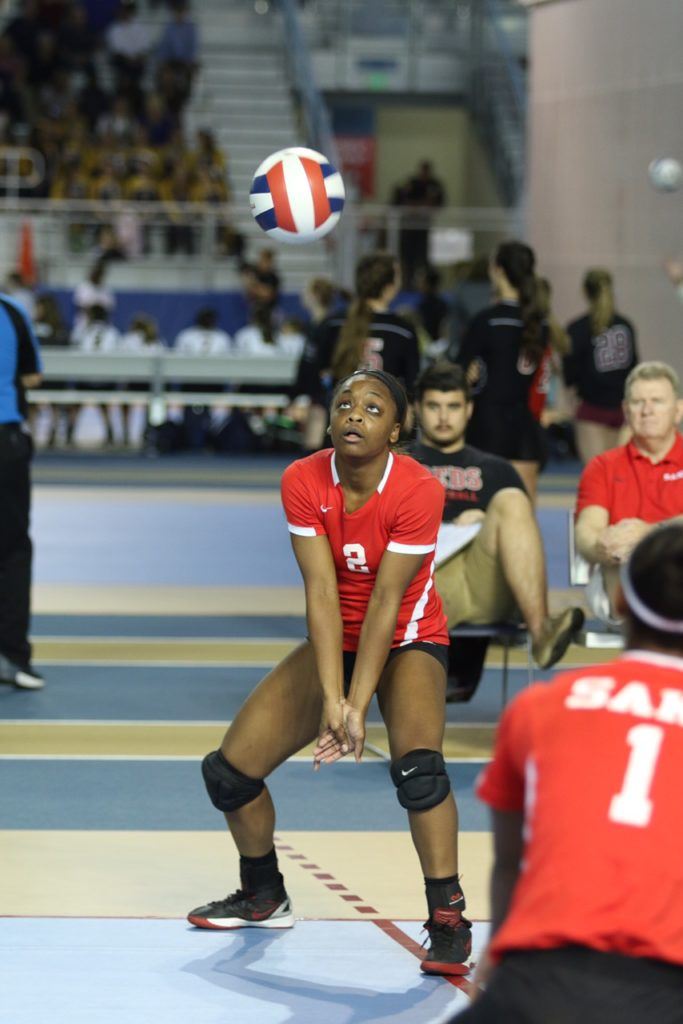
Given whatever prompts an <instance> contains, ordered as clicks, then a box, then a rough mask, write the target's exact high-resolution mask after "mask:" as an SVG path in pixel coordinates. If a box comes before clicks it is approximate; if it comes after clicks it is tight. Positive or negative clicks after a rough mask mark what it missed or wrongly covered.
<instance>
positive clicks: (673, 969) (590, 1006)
mask: <svg viewBox="0 0 683 1024" xmlns="http://www.w3.org/2000/svg"><path fill="white" fill-rule="evenodd" d="M453 1021H454V1022H457V1024H643V1022H644V1021H649V1022H651V1024H683V967H677V966H674V965H673V964H666V963H664V962H663V961H657V960H640V959H637V958H636V957H628V956H618V955H617V954H615V953H599V952H598V951H597V950H592V949H587V948H585V947H583V946H566V947H564V948H562V949H550V950H534V951H532V950H527V951H526V952H520V953H513V954H508V956H506V957H505V959H504V960H503V961H502V963H501V964H500V966H499V967H498V968H497V969H496V971H495V973H494V974H493V976H492V977H491V981H490V982H489V984H488V985H487V988H486V991H485V992H484V994H483V995H482V996H480V997H479V998H478V999H477V1001H476V1002H475V1003H474V1005H473V1006H471V1007H470V1008H469V1009H468V1010H465V1011H464V1012H463V1013H461V1014H458V1016H456V1017H454V1018H453Z"/></svg>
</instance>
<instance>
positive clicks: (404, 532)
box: [188, 370, 471, 974]
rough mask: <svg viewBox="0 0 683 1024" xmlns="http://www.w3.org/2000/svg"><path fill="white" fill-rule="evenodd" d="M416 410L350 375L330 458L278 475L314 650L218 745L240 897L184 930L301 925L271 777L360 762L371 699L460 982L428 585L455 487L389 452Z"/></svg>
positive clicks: (449, 809)
mask: <svg viewBox="0 0 683 1024" xmlns="http://www.w3.org/2000/svg"><path fill="white" fill-rule="evenodd" d="M406 412H407V398H406V395H405V392H404V391H403V388H402V387H401V386H400V384H399V383H398V381H397V380H396V379H395V378H394V377H391V376H390V375H389V374H387V373H384V372H383V371H379V370H368V371H358V372H356V373H354V374H352V375H351V376H350V377H348V378H346V380H343V381H341V382H340V384H339V385H338V387H337V389H336V391H335V393H334V396H333V399H332V410H331V426H330V433H331V436H332V443H333V446H334V447H333V448H332V449H327V450H325V451H321V452H317V453H316V454H314V455H311V456H309V457H308V458H305V459H301V460H299V461H298V462H295V463H293V464H292V465H291V466H289V467H288V469H287V470H286V471H285V473H284V475H283V478H282V499H283V504H284V508H285V513H286V516H287V524H288V527H289V531H290V534H291V537H292V545H293V547H294V553H295V555H296V559H297V562H298V563H299V567H300V569H301V573H302V576H303V580H304V586H305V589H306V609H307V616H306V617H307V623H308V631H309V637H310V639H308V640H307V641H306V642H305V643H302V644H301V645H300V646H299V647H298V648H297V649H296V650H295V651H293V652H292V653H291V654H290V655H289V656H288V657H287V658H285V660H284V661H283V662H281V663H280V665H278V666H277V667H276V668H275V669H274V670H273V671H272V672H270V673H269V675H267V676H266V678H265V679H264V680H263V681H262V682H261V684H260V685H259V686H258V687H257V689H256V690H255V691H254V692H253V693H252V694H251V696H250V697H249V698H248V700H247V701H246V703H245V704H244V705H243V707H242V708H241V710H240V712H239V713H238V715H237V717H236V718H235V720H234V722H233V723H232V725H231V726H230V728H229V729H228V731H227V733H226V735H225V739H224V740H223V743H222V745H221V748H220V750H217V751H214V752H213V753H211V754H208V755H207V757H206V758H205V759H204V761H203V764H202V771H203V775H204V781H205V783H206V787H207V790H208V792H209V796H210V798H211V800H212V802H213V804H214V806H215V807H216V808H218V809H219V810H221V811H224V812H225V815H226V819H227V822H228V827H229V829H230V831H231V833H232V836H233V839H234V840H235V844H236V846H237V849H238V850H239V853H240V876H241V884H242V888H241V889H240V890H239V891H238V892H237V893H234V894H233V895H231V896H228V897H226V899H224V900H218V901H216V902H213V903H209V904H207V905H206V906H202V907H198V908H197V909H196V910H193V911H191V913H190V914H189V915H188V919H189V921H190V922H191V923H192V924H194V925H197V926H198V927H200V928H241V927H244V926H248V925H251V926H256V927H261V928H288V927H291V925H292V924H293V916H292V911H291V907H290V903H289V899H288V896H287V893H286V891H285V888H284V882H283V878H282V875H281V874H280V872H279V870H278V864H277V859H276V855H275V850H274V846H273V830H274V824H275V811H274V808H273V803H272V800H271V797H270V794H269V792H268V789H267V788H266V786H265V784H264V781H263V780H264V778H265V777H266V776H268V775H270V773H271V772H272V771H273V770H274V769H275V768H277V767H278V765H280V764H282V763H283V762H284V761H285V760H286V759H287V758H288V757H290V756H291V755H292V754H295V753H296V752H297V751H298V750H300V749H301V748H302V747H303V746H305V745H306V744H307V743H311V742H312V741H313V740H315V739H316V737H317V745H316V748H315V751H314V760H315V765H316V767H317V768H319V767H320V765H322V764H329V763H332V762H334V761H336V760H338V759H339V758H340V757H342V756H344V755H345V754H346V753H351V752H352V753H353V754H354V755H355V758H356V760H357V761H359V760H360V758H361V755H362V753H363V745H364V740H365V718H366V714H367V711H368V707H369V705H370V701H371V700H372V697H373V694H374V693H375V692H376V693H377V698H378V702H379V706H380V710H381V713H382V716H383V718H384V721H385V723H386V726H387V730H388V733H389V744H390V749H391V757H392V765H391V777H392V780H393V782H394V785H395V786H396V788H397V795H398V799H399V802H400V803H401V805H402V806H403V807H404V808H405V809H406V810H407V811H408V819H409V822H410V830H411V833H412V838H413V842H414V844H415V848H416V850H417V854H418V857H419V859H420V864H421V866H422V871H423V873H424V876H425V885H426V893H427V903H428V915H429V916H428V921H427V928H428V930H429V933H430V939H431V944H430V949H429V951H428V952H427V955H426V957H425V959H424V961H423V963H422V969H423V970H424V971H426V972H428V973H434V974H463V973H465V972H466V970H467V967H465V962H466V960H467V958H468V957H469V955H470V950H471V926H470V923H469V921H467V920H466V919H465V918H464V917H463V916H462V911H463V910H464V909H465V898H464V896H463V893H462V889H461V888H460V884H459V881H458V864H457V840H458V817H457V810H456V806H455V801H454V799H453V794H452V792H451V787H450V781H449V778H448V774H447V772H446V765H445V763H444V759H443V755H442V752H441V745H442V741H443V732H444V718H445V689H446V669H445V666H446V663H447V656H448V633H447V629H446V619H445V615H444V612H443V609H442V606H441V600H440V598H439V596H438V594H437V592H436V590H435V588H434V584H433V569H434V550H435V547H436V537H437V532H438V529H439V524H440V522H441V514H442V510H443V503H444V490H443V487H442V486H441V484H440V483H439V482H438V481H437V480H435V479H434V477H433V476H432V475H431V473H429V471H428V470H427V469H424V468H423V467H422V466H420V465H419V464H418V463H417V462H415V461H414V460H413V459H411V458H409V457H408V456H405V455H399V454H396V453H394V452H392V446H393V445H395V444H396V442H397V441H398V437H399V433H400V431H401V426H402V424H403V422H404V420H405V416H406Z"/></svg>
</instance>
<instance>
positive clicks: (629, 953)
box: [457, 525, 683, 1024]
mask: <svg viewBox="0 0 683 1024" xmlns="http://www.w3.org/2000/svg"><path fill="white" fill-rule="evenodd" d="M618 600H619V605H620V610H621V613H622V614H623V615H624V617H625V620H626V646H627V652H626V654H625V655H623V656H622V657H620V658H618V659H617V660H616V661H613V662H612V663H611V664H607V665H600V666H596V667H595V668H591V669H586V668H583V669H580V670H578V671H577V670H575V671H572V672H566V673H563V674H562V675H560V676H558V677H557V678H556V680H555V681H554V682H553V683H550V684H548V683H543V684H541V685H537V686H533V687H531V688H530V689H528V690H526V691H525V692H524V693H523V694H522V695H521V696H519V697H517V698H516V699H515V700H514V701H513V702H512V704H510V705H509V706H508V708H507V710H506V712H505V713H504V715H503V718H502V720H501V723H500V726H499V729H498V736H497V740H496V748H495V751H494V755H493V761H492V762H491V764H490V765H489V766H488V767H487V768H486V769H485V770H484V773H483V775H482V776H481V778H480V781H479V785H478V793H479V796H480V797H481V799H482V800H484V801H485V803H487V804H489V805H490V807H491V808H492V811H493V828H494V846H495V863H494V868H493V874H492V878H491V903H492V925H491V927H492V941H491V945H490V951H489V952H488V954H485V956H484V959H483V960H482V963H481V965H480V971H479V974H480V979H481V980H482V981H484V980H486V981H488V984H487V987H486V991H485V993H484V995H482V996H481V997H480V998H479V999H478V1000H477V1001H476V1002H475V1004H474V1005H473V1006H472V1007H471V1008H470V1009H468V1010H466V1011H465V1012H464V1013H463V1014H462V1015H461V1016H459V1017H458V1018H457V1020H458V1022H460V1021H462V1024H466V1022H468V1024H469V1022H472V1024H475V1022H477V1024H488V1022H494V1021H495V1022H499V1021H505V1022H506V1024H550V1022H551V1021H552V1024H575V1022H576V1021H581V1022H582V1024H642V1021H644V1020H651V1021H653V1022H654V1021H656V1022H657V1024H683V929H682V928H681V921H682V920H683V828H682V827H681V800H680V789H681V778H682V777H683V527H681V526H678V525H673V526H666V527H663V528H662V529H660V530H657V531H655V532H654V533H651V534H649V535H648V536H647V537H646V538H645V539H644V540H642V541H641V543H640V544H639V545H638V547H637V548H636V549H635V550H634V552H633V555H632V556H631V559H630V561H629V562H628V563H626V564H625V565H624V566H623V567H622V570H621V591H620V594H619V599H618ZM492 964H496V965H497V966H494V967H492V966H491V965H492ZM489 975H490V977H489Z"/></svg>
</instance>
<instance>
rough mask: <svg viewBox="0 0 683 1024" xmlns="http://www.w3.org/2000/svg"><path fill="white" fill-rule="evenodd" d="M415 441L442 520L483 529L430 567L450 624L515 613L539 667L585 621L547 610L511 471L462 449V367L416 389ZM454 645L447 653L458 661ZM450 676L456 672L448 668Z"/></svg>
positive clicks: (541, 564)
mask: <svg viewBox="0 0 683 1024" xmlns="http://www.w3.org/2000/svg"><path fill="white" fill-rule="evenodd" d="M415 406H416V412H417V418H418V423H419V426H420V441H419V442H418V443H416V444H415V445H414V446H413V450H412V452H411V454H412V455H413V458H415V459H417V461H418V462H421V463H423V465H425V466H427V467H428V468H429V469H430V471H431V472H432V473H433V474H434V476H435V477H436V478H437V479H438V480H440V481H441V483H442V484H443V486H444V487H445V489H446V505H445V509H444V522H454V523H456V524H458V525H461V526H466V525H468V524H473V523H479V524H481V527H480V530H479V532H478V533H477V535H476V536H475V537H474V539H473V540H472V541H471V542H470V543H469V544H468V545H467V546H466V547H464V548H463V549H461V550H460V551H458V552H457V553H456V554H454V555H453V556H452V557H451V558H449V559H447V560H446V561H445V562H442V563H441V565H440V566H439V567H438V568H437V570H436V575H435V580H436V586H437V589H438V591H439V593H440V594H441V597H442V600H443V602H444V608H445V610H446V615H447V617H448V625H449V626H456V625H458V623H460V622H471V623H476V624H486V623H490V622H500V621H505V620H508V619H513V618H514V617H515V616H517V615H518V614H521V616H522V619H523V620H524V622H525V623H526V625H527V627H528V629H529V632H530V634H531V638H532V653H533V656H534V659H535V661H536V663H537V665H538V666H539V667H540V668H548V667H549V666H550V665H553V664H554V663H555V662H556V661H558V660H559V659H560V658H561V657H562V655H563V654H564V652H565V650H566V649H567V646H568V645H569V643H570V641H571V639H572V637H573V635H574V633H575V632H576V630H577V629H579V628H580V626H581V625H582V623H583V613H582V612H581V610H580V609H579V608H569V609H567V610H566V611H565V612H563V613H561V614H560V615H556V616H550V615H549V613H548V589H547V579H546V568H545V556H544V552H543V541H542V539H541V535H540V532H539V529H538V525H537V523H536V519H535V516H534V512H533V507H532V505H531V502H530V501H529V498H528V496H527V494H526V493H525V490H524V485H523V483H522V480H521V479H520V477H519V475H518V473H517V472H516V471H515V469H514V468H513V467H512V466H511V465H510V464H509V463H508V462H506V461H505V460H504V459H501V458H499V457H498V456H495V455H489V454H488V453H486V452H482V451H479V450H478V449H477V448H473V447H472V446H471V445H469V444H465V429H466V427H467V423H468V420H469V419H470V417H471V415H472V401H471V399H470V394H469V389H468V386H467V381H466V379H465V374H464V372H463V370H462V368H461V367H460V366H455V365H453V364H451V363H437V364H436V365H435V366H432V367H429V368H428V369H427V370H425V371H423V373H422V374H420V376H419V377H418V379H417V382H416V385H415ZM458 644H462V641H456V642H455V643H454V645H452V646H453V654H454V656H456V657H457V645H458ZM451 674H457V672H456V671H453V672H452V673H451Z"/></svg>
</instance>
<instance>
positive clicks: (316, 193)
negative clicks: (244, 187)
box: [249, 146, 344, 245]
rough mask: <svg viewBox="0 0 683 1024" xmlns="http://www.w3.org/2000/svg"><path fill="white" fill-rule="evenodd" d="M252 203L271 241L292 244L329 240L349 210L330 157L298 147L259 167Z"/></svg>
mask: <svg viewBox="0 0 683 1024" xmlns="http://www.w3.org/2000/svg"><path fill="white" fill-rule="evenodd" d="M249 203H250V206H251V212H252V214H253V215H254V220H255V221H256V223H257V224H258V225H259V227H260V228H262V229H263V231H265V233H266V234H267V235H268V236H269V237H270V238H274V239H277V240H278V241H280V242H288V243H290V244H291V245H303V244H304V243H305V242H313V241H315V240H316V239H318V238H323V237H324V236H325V235H327V234H328V233H329V232H330V231H331V230H332V229H333V228H334V227H335V225H336V224H337V222H338V220H339V218H340V216H341V212H342V210H343V208H344V182H343V181H342V176H341V174H340V173H339V171H338V170H337V169H336V167H333V166H332V164H331V163H330V162H329V160H328V159H327V157H325V156H323V155H322V153H316V151H315V150H314V149H304V148H303V147H301V146H294V147H292V148H291V149H281V150H279V151H278V152H277V153H271V155H270V156H269V157H266V159H265V160H264V161H263V163H261V164H259V166H258V167H257V169H256V173H255V175H254V180H253V181H252V183H251V192H250V194H249Z"/></svg>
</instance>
